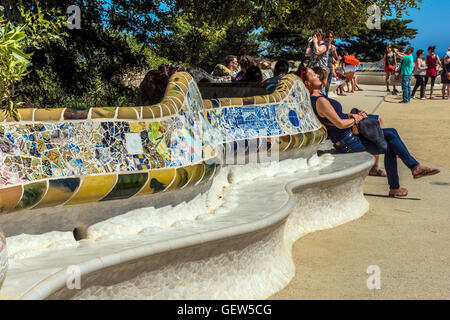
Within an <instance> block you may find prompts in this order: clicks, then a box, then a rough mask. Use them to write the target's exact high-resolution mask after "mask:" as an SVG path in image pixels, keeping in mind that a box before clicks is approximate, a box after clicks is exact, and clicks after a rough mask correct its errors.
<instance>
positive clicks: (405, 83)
mask: <svg viewBox="0 0 450 320" xmlns="http://www.w3.org/2000/svg"><path fill="white" fill-rule="evenodd" d="M402 91H403V102H409V101H410V100H411V76H405V75H403V76H402Z"/></svg>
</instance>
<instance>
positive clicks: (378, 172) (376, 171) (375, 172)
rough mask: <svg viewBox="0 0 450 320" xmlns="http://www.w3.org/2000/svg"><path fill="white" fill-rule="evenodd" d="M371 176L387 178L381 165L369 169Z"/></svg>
mask: <svg viewBox="0 0 450 320" xmlns="http://www.w3.org/2000/svg"><path fill="white" fill-rule="evenodd" d="M369 176H372V177H383V178H385V177H386V173H385V172H384V171H383V170H381V169H380V168H379V167H377V166H373V167H372V168H371V169H370V171H369Z"/></svg>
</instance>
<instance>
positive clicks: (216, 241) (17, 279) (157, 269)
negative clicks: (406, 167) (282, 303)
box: [0, 153, 374, 299]
mask: <svg viewBox="0 0 450 320" xmlns="http://www.w3.org/2000/svg"><path fill="white" fill-rule="evenodd" d="M330 157H331V156H330V155H325V156H323V157H322V158H321V159H322V165H320V163H319V165H318V166H317V169H316V170H313V171H309V172H305V171H299V172H297V173H292V174H289V175H284V176H274V177H272V178H267V177H266V178H260V179H255V180H253V181H251V182H249V183H241V184H236V185H230V186H229V187H228V189H227V190H226V193H228V195H230V197H231V198H232V199H235V201H237V202H238V203H239V205H238V206H237V207H236V208H234V209H233V210H232V211H231V212H229V213H227V214H217V215H216V216H215V217H213V218H212V219H208V220H205V221H197V222H196V223H195V224H193V225H191V226H185V227H182V228H174V229H173V230H170V231H167V232H165V233H164V236H165V240H161V236H160V235H159V236H158V235H151V234H150V235H145V236H143V235H136V236H130V237H128V238H127V239H126V240H125V239H122V240H121V241H117V240H115V241H103V242H92V241H81V242H80V245H79V246H78V247H77V248H68V249H63V250H58V251H54V252H50V253H48V254H46V255H45V256H37V257H32V258H30V259H23V260H17V261H12V262H11V265H10V270H9V273H8V275H7V278H6V280H5V283H4V285H3V288H2V290H1V291H0V293H1V294H2V296H3V297H4V298H6V299H264V298H267V297H269V296H270V295H272V294H274V293H276V292H278V291H279V290H281V289H282V288H284V287H285V286H286V285H287V284H288V283H289V281H290V280H291V279H292V277H293V276H294V273H295V270H294V264H293V261H292V257H291V247H292V244H293V243H294V241H295V240H297V239H298V238H299V237H301V236H302V235H305V234H307V233H309V232H313V231H316V230H323V229H327V228H332V227H335V226H337V225H340V224H342V223H345V222H348V221H351V220H353V219H356V218H358V217H360V216H362V215H363V214H364V213H365V212H366V211H367V210H368V203H367V201H366V200H365V198H364V196H363V191H362V183H363V180H364V178H365V176H366V175H367V173H368V171H369V169H370V167H371V166H372V165H373V163H374V158H373V157H372V156H370V155H369V154H366V153H359V154H346V155H337V156H335V159H334V161H333V162H332V163H331V164H329V163H330V162H331V161H332V160H331V159H330ZM311 161H317V159H311ZM326 165H327V166H326ZM225 199H226V197H225ZM94 247H95V251H93V250H92V249H93V248H94ZM49 261H58V263H57V264H56V265H55V262H53V263H49ZM72 265H76V266H78V267H79V270H80V273H81V289H80V290H69V289H68V288H67V286H66V283H67V279H68V278H69V274H68V273H67V268H68V267H69V266H72ZM27 275H29V277H27ZM31 275H33V276H31Z"/></svg>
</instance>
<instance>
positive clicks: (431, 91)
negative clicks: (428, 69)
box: [430, 77, 436, 99]
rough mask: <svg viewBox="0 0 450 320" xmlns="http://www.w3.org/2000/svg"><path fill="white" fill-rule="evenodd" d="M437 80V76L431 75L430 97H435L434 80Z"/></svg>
mask: <svg viewBox="0 0 450 320" xmlns="http://www.w3.org/2000/svg"><path fill="white" fill-rule="evenodd" d="M435 80H436V77H431V88H430V99H434V97H433V89H434V82H435Z"/></svg>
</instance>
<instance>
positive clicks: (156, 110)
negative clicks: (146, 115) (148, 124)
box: [150, 105, 162, 119]
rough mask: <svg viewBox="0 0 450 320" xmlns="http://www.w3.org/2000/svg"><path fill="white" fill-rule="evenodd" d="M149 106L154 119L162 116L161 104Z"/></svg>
mask: <svg viewBox="0 0 450 320" xmlns="http://www.w3.org/2000/svg"><path fill="white" fill-rule="evenodd" d="M150 108H152V111H153V116H154V119H157V118H161V117H162V110H161V105H156V106H152V107H150Z"/></svg>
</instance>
